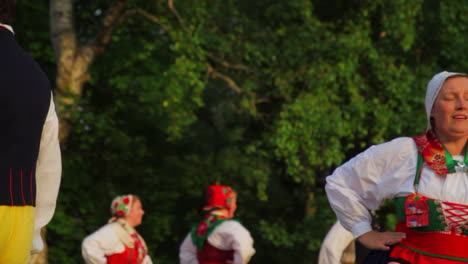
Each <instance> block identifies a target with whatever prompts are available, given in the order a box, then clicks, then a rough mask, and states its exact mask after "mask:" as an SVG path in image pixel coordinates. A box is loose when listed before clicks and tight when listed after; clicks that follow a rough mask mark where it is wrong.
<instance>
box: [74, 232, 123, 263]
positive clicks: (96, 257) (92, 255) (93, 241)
mask: <svg viewBox="0 0 468 264" xmlns="http://www.w3.org/2000/svg"><path fill="white" fill-rule="evenodd" d="M124 250H125V246H124V245H123V244H122V242H120V240H119V237H118V236H117V234H116V233H115V231H114V229H113V228H112V226H111V225H110V224H108V225H105V226H103V227H101V228H100V229H98V230H97V231H96V232H94V233H92V234H91V235H89V236H87V237H86V238H85V239H84V240H83V243H82V244H81V254H82V256H83V259H84V260H85V262H86V264H106V263H107V258H106V256H108V255H112V254H115V253H120V252H123V251H124Z"/></svg>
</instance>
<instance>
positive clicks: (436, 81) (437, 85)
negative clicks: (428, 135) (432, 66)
mask: <svg viewBox="0 0 468 264" xmlns="http://www.w3.org/2000/svg"><path fill="white" fill-rule="evenodd" d="M454 76H465V77H468V75H466V74H465V73H459V72H447V71H443V72H439V73H437V74H436V75H434V77H432V79H431V80H430V81H429V83H428V84H427V90H426V100H425V106H426V116H427V129H431V128H433V127H431V120H430V119H431V112H432V107H433V106H434V102H435V100H436V98H437V95H439V92H440V89H441V88H442V86H443V84H444V82H445V80H447V78H449V77H454Z"/></svg>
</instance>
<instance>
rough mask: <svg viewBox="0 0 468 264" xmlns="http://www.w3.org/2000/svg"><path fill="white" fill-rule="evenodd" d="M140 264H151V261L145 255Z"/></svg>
mask: <svg viewBox="0 0 468 264" xmlns="http://www.w3.org/2000/svg"><path fill="white" fill-rule="evenodd" d="M142 264H153V261H151V257H150V256H149V255H146V256H145V258H144V259H143V262H142Z"/></svg>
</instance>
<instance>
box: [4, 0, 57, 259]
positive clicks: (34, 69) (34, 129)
mask: <svg viewBox="0 0 468 264" xmlns="http://www.w3.org/2000/svg"><path fill="white" fill-rule="evenodd" d="M15 4H16V1H15V0H1V1H0V88H1V91H2V92H1V93H2V94H1V96H0V109H1V110H0V120H1V129H0V146H1V147H0V223H1V225H2V227H1V228H0V263H2V264H3V263H5V264H26V263H28V262H29V258H30V254H31V253H37V252H39V251H41V250H43V248H44V243H43V240H42V238H41V229H42V228H43V227H44V226H46V225H47V224H48V223H49V221H50V220H51V219H52V217H53V215H54V212H55V206H56V201H57V196H58V192H59V187H60V180H61V171H62V162H61V156H60V145H59V140H58V130H59V129H58V128H59V122H58V118H57V114H56V112H55V107H54V102H53V96H52V90H51V88H50V84H49V80H48V79H47V76H46V75H45V73H44V72H43V71H42V70H41V68H40V66H39V65H38V64H37V62H36V61H34V59H33V58H32V57H31V56H30V55H29V54H28V53H27V52H26V51H25V50H24V49H23V48H22V47H21V46H20V45H19V44H18V42H17V41H16V39H15V32H14V30H13V28H12V26H11V25H12V18H13V14H14V9H15ZM19 34H21V33H19Z"/></svg>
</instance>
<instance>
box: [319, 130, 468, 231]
mask: <svg viewBox="0 0 468 264" xmlns="http://www.w3.org/2000/svg"><path fill="white" fill-rule="evenodd" d="M417 155H418V152H417V148H416V145H415V143H414V141H413V139H412V138H409V137H401V138H396V139H394V140H392V141H389V142H386V143H382V144H379V145H375V146H372V147H370V148H368V149H367V150H366V151H364V152H362V153H360V154H359V155H357V156H355V157H354V158H352V159H351V160H349V161H348V162H346V163H344V164H343V165H342V166H340V167H338V168H337V169H336V170H335V171H334V172H333V174H332V175H330V176H328V177H327V178H326V181H327V184H326V186H325V189H326V192H327V195H328V200H329V202H330V204H331V206H332V208H333V210H334V211H335V213H336V215H337V217H338V219H339V220H340V222H341V223H342V225H343V226H344V227H345V228H346V229H348V230H350V231H351V233H352V234H353V235H354V237H359V236H360V235H362V234H364V233H367V232H369V231H371V230H372V227H371V215H370V213H369V211H368V210H375V209H377V208H378V207H379V205H380V204H381V203H382V202H383V200H384V199H388V198H393V197H397V196H407V195H408V194H411V193H413V192H414V191H415V190H414V187H413V182H414V177H415V174H416V167H417ZM453 159H455V160H459V161H462V160H463V156H454V157H453ZM419 193H421V194H422V195H424V196H427V197H430V198H434V199H440V200H443V201H449V202H454V203H461V204H466V205H468V175H467V173H466V172H456V173H451V174H447V175H444V176H439V175H437V174H436V173H434V172H433V171H432V170H431V169H430V168H429V167H428V166H427V165H426V164H424V165H423V168H422V177H421V180H420V183H419Z"/></svg>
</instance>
